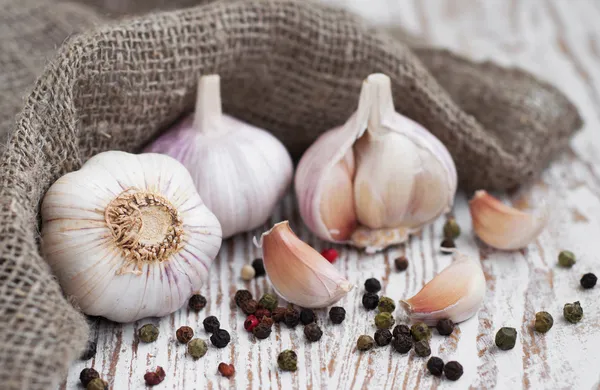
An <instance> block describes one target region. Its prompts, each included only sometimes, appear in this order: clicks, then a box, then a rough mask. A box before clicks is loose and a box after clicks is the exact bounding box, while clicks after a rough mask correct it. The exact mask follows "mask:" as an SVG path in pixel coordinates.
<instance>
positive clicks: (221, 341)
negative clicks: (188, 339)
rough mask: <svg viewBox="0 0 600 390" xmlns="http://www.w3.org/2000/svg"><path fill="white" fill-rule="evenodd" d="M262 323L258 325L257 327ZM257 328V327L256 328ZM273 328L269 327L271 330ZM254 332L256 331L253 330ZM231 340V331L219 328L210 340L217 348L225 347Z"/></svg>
mask: <svg viewBox="0 0 600 390" xmlns="http://www.w3.org/2000/svg"><path fill="white" fill-rule="evenodd" d="M258 326H260V324H258V325H257V327H258ZM254 329H256V328H254ZM270 330H271V329H270V328H269V331H270ZM252 332H253V333H254V331H252ZM230 341H231V336H229V332H228V331H226V330H225V329H219V330H217V331H216V332H214V333H213V334H212V336H210V342H211V343H212V345H214V346H215V347H217V348H225V347H226V346H227V344H229V342H230Z"/></svg>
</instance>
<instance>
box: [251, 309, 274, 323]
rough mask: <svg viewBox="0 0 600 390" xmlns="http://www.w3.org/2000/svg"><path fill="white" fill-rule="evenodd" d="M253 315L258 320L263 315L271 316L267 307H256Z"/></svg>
mask: <svg viewBox="0 0 600 390" xmlns="http://www.w3.org/2000/svg"><path fill="white" fill-rule="evenodd" d="M254 316H255V317H256V318H258V319H259V320H262V319H263V317H271V312H270V311H269V310H267V309H256V312H255V313H254Z"/></svg>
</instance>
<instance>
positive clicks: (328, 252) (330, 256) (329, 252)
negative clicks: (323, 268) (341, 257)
mask: <svg viewBox="0 0 600 390" xmlns="http://www.w3.org/2000/svg"><path fill="white" fill-rule="evenodd" d="M321 256H323V257H324V258H326V259H327V261H328V262H330V263H331V264H333V263H335V260H336V259H337V257H338V252H337V251H336V250H335V249H333V248H329V249H323V250H322V251H321Z"/></svg>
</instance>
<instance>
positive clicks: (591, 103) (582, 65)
mask: <svg viewBox="0 0 600 390" xmlns="http://www.w3.org/2000/svg"><path fill="white" fill-rule="evenodd" d="M327 2H329V3H336V4H342V5H344V6H346V7H348V8H350V9H354V10H357V11H360V12H362V13H363V14H364V15H365V16H366V17H367V18H368V19H369V20H370V21H372V22H373V23H377V24H380V25H384V26H388V27H394V26H397V25H402V26H403V27H405V28H406V29H408V30H409V31H410V32H412V33H415V34H417V35H420V36H423V37H425V38H426V39H427V40H429V41H430V42H432V43H435V44H437V45H440V46H444V47H447V48H450V49H453V50H456V51H458V52H461V53H464V54H467V55H470V56H472V57H474V58H476V59H493V60H495V61H497V62H499V63H501V64H504V65H518V66H520V67H522V68H524V69H527V70H529V71H531V72H533V73H535V74H537V75H539V76H540V77H542V78H544V79H547V80H549V81H551V82H552V83H553V84H555V85H556V86H557V87H559V88H560V89H561V90H562V91H564V92H565V93H566V94H567V95H568V96H569V97H570V98H571V99H572V100H573V101H574V102H575V103H576V105H577V106H578V108H579V109H580V111H581V113H582V115H583V117H584V119H585V122H586V126H585V128H584V129H583V131H581V132H580V133H578V134H577V135H576V136H575V137H574V138H573V140H572V141H571V149H570V151H569V152H568V153H566V154H564V155H563V156H561V157H560V158H559V159H558V161H556V162H555V163H553V164H552V165H551V166H550V167H549V168H548V169H547V170H546V171H545V173H544V174H543V176H542V178H541V179H540V180H538V181H537V182H536V183H534V184H532V185H531V186H530V187H529V188H526V189H521V190H520V191H519V192H518V193H515V194H510V195H503V194H499V195H500V197H501V198H502V199H503V200H505V201H506V202H509V203H513V204H515V205H520V206H523V205H530V206H535V205H538V204H541V203H542V202H545V203H546V204H547V205H548V207H549V209H550V210H551V218H550V222H549V225H548V228H547V229H546V230H545V232H544V233H543V234H542V235H541V236H540V237H539V238H538V239H537V240H536V242H534V243H533V244H531V245H530V246H529V247H528V248H527V249H526V250H522V251H519V252H514V253H508V252H499V251H495V250H492V249H489V248H487V247H485V246H483V245H481V243H479V242H478V241H477V240H476V239H475V238H474V237H473V235H472V233H471V221H470V217H469V212H468V208H467V199H466V197H465V195H464V194H459V195H458V197H457V201H456V207H455V215H456V218H457V219H458V221H459V223H460V225H461V226H462V228H463V232H464V234H463V235H461V237H460V238H459V239H458V240H457V245H458V246H459V248H460V249H461V250H462V251H464V252H465V253H467V254H469V255H471V256H473V257H475V258H479V259H481V263H482V266H483V269H484V272H485V276H486V280H487V287H488V289H487V293H486V299H485V304H484V306H483V308H482V309H481V310H480V312H479V313H478V315H477V316H475V317H474V318H472V319H470V320H468V321H466V322H464V323H462V324H460V326H459V329H458V330H457V331H456V332H455V333H454V335H453V336H452V337H449V338H444V337H440V336H437V335H435V336H434V338H433V340H432V345H431V346H432V351H433V354H434V355H438V356H440V357H442V358H443V359H444V360H458V361H459V362H461V363H462V364H463V366H464V369H465V373H464V376H463V377H462V378H461V379H460V380H459V381H458V382H455V383H452V382H450V381H448V380H443V379H442V380H440V379H439V378H435V377H432V376H431V375H429V374H428V373H427V372H426V370H425V368H424V365H425V361H426V360H425V359H422V358H418V357H416V356H415V355H413V353H412V352H411V353H410V354H408V355H400V354H398V353H395V352H393V351H392V350H391V348H376V349H374V350H372V351H370V352H367V353H358V352H357V351H356V349H355V342H356V339H357V337H358V336H359V335H360V334H372V333H373V332H374V330H375V329H374V326H373V325H372V323H373V317H374V313H373V312H370V313H368V312H366V311H365V310H364V309H363V308H362V306H361V304H360V300H361V296H362V293H363V288H362V284H363V282H364V280H365V279H367V278H368V277H371V276H373V277H376V278H379V279H380V280H381V281H382V283H383V294H385V295H387V296H390V297H392V298H393V299H394V300H398V299H402V298H406V297H409V296H411V295H413V294H414V293H416V292H417V291H418V290H419V289H420V288H421V287H422V286H423V284H424V283H425V282H427V281H428V280H430V279H431V278H432V277H433V276H434V275H435V274H437V273H438V272H440V270H442V269H443V268H444V267H446V266H447V265H448V264H450V262H451V258H450V256H447V255H442V254H441V253H440V252H439V251H438V245H439V242H440V241H441V234H442V233H441V230H442V224H443V220H442V219H440V220H438V221H437V222H436V223H434V224H433V225H431V226H429V227H427V228H426V229H424V230H423V232H422V233H421V234H420V235H419V236H415V237H412V238H411V239H410V241H409V242H408V243H406V245H403V246H400V247H396V248H392V249H390V250H387V251H385V252H384V253H380V254H377V255H365V254H362V253H359V252H357V251H354V250H350V249H347V248H344V247H336V249H338V250H339V251H340V252H341V256H340V259H339V260H338V262H337V263H336V266H337V267H338V268H339V269H340V270H342V272H344V273H345V274H346V275H347V277H348V278H349V280H350V281H351V282H353V283H354V284H355V285H356V286H357V288H355V289H354V290H353V291H351V292H350V294H348V296H347V297H346V298H345V299H344V300H343V301H341V305H343V306H344V307H345V308H346V310H347V311H348V313H347V317H346V321H345V322H344V323H343V324H341V325H332V324H331V323H330V322H329V321H328V319H327V315H326V312H325V311H324V310H323V311H319V312H318V321H319V322H320V323H321V324H323V328H324V332H325V334H324V336H323V338H322V339H321V341H320V342H319V343H311V344H309V343H306V342H305V340H304V336H303V333H302V326H298V327H297V328H296V329H292V330H290V329H288V328H287V327H285V326H282V327H279V326H275V327H274V333H273V334H272V335H271V337H270V338H269V339H268V340H264V341H257V340H254V339H253V337H251V336H249V334H248V333H247V332H246V331H245V330H244V329H243V321H244V316H243V314H242V313H241V312H239V311H238V310H236V309H237V308H236V307H235V304H232V302H231V299H230V297H231V296H233V294H234V293H235V291H236V290H237V289H239V288H248V289H250V290H251V291H252V292H253V293H254V294H255V295H258V296H259V295H260V294H262V293H264V292H266V291H269V284H268V282H267V281H266V280H265V279H264V278H261V279H257V280H255V281H252V282H251V283H246V282H243V281H242V280H241V279H239V272H240V269H241V267H242V266H243V265H244V264H245V263H247V262H249V261H251V260H252V259H253V258H254V257H256V256H258V255H259V252H258V251H257V249H256V248H254V246H253V245H252V242H251V240H252V237H253V236H254V235H258V234H259V233H260V232H261V231H262V229H258V230H257V231H254V232H250V233H247V234H243V235H240V236H238V237H236V238H235V239H232V240H228V241H226V242H225V243H224V245H223V249H222V250H221V252H220V254H219V257H218V258H217V260H216V261H215V264H214V265H213V267H212V270H211V277H210V282H209V283H208V285H207V286H206V287H205V288H204V289H203V291H202V292H203V294H204V295H205V296H206V297H207V299H208V305H207V307H206V308H205V309H204V310H203V311H202V312H200V313H199V314H196V313H192V312H189V311H188V310H187V309H182V310H180V311H178V312H176V313H174V314H172V315H170V316H168V317H165V318H160V319H158V318H155V319H147V320H144V321H139V322H136V323H134V324H128V325H119V324H114V323H110V322H108V321H101V320H99V321H97V323H96V327H95V331H94V332H95V333H94V337H95V339H96V341H97V343H98V353H97V355H96V357H95V358H94V359H93V360H90V361H87V362H75V363H74V364H73V365H72V368H71V370H70V373H69V375H68V378H67V379H66V381H65V384H64V385H63V387H64V388H68V389H72V388H77V387H78V376H79V372H80V371H81V369H83V368H84V367H94V368H95V369H97V370H98V371H99V372H100V374H101V376H102V377H104V378H105V379H107V380H109V381H110V383H111V385H112V388H114V389H118V390H121V389H138V388H143V387H144V381H143V375H144V373H145V372H146V371H148V370H153V369H154V368H155V367H156V366H157V365H160V366H162V367H163V368H164V369H165V370H166V372H167V377H166V380H165V382H163V384H161V385H160V387H158V388H164V389H202V388H208V389H222V388H247V389H264V388H265V389H266V388H277V389H291V388H295V389H300V388H301V389H304V388H312V389H321V388H340V389H362V388H369V389H375V388H386V389H388V388H389V389H398V388H403V389H413V388H427V389H435V388H437V387H438V386H439V387H443V388H454V389H464V388H467V387H470V388H473V389H481V388H502V389H505V388H510V389H515V388H531V389H540V388H548V389H550V388H552V389H590V388H595V389H597V388H600V372H599V371H598V367H599V366H600V337H598V335H599V334H600V321H599V318H600V308H599V306H598V304H597V301H598V298H599V291H600V290H599V288H598V287H596V288H595V289H592V290H586V291H584V290H582V289H581V288H579V278H580V277H581V275H582V274H583V273H585V272H598V266H599V261H598V259H599V258H600V239H599V237H600V133H599V132H600V130H599V128H600V71H599V69H600V24H598V20H600V5H599V3H598V2H595V1H594V0H589V1H586V0H571V1H564V0H554V1H550V0H527V1H519V0H512V1H508V0H497V1H475V0H431V1H423V0H411V1H396V0H378V1H377V2H373V1H366V0H352V1H350V0H346V1H345V0H327ZM374 3H375V4H374ZM282 219H290V220H291V223H292V228H293V229H294V230H295V231H296V232H297V233H298V235H299V236H300V237H301V238H302V239H304V240H306V241H307V242H308V243H309V244H311V245H313V246H314V247H315V248H317V249H318V250H320V249H322V248H324V247H329V245H327V244H325V243H323V242H321V241H319V240H317V239H315V238H314V236H312V235H311V234H309V233H308V232H307V231H306V230H305V229H304V228H303V227H302V223H301V221H300V219H299V216H298V213H297V210H296V208H295V205H294V200H293V199H292V198H291V197H287V198H286V199H285V200H284V201H283V202H282V205H281V207H280V208H279V209H278V211H277V213H276V215H274V216H273V218H272V221H271V222H277V221H279V220H282ZM265 228H266V226H265ZM561 249H570V250H572V251H574V252H575V253H576V254H577V256H578V258H579V260H578V262H577V264H576V265H575V266H574V267H573V268H572V269H571V270H564V269H559V268H557V267H556V258H557V255H558V252H559V251H560V250H561ZM401 254H406V256H407V257H408V258H409V259H410V266H409V268H408V270H407V271H406V272H402V273H398V272H396V271H395V270H394V267H393V260H394V258H395V257H397V256H399V255H401ZM576 300H579V301H581V304H582V306H583V308H584V312H585V317H584V320H583V321H582V322H581V323H579V324H577V325H572V324H568V323H566V322H565V321H564V320H563V318H562V306H563V305H564V303H566V302H573V301H576ZM540 310H546V311H549V312H550V313H552V314H553V315H554V318H555V325H554V328H553V329H552V330H551V331H550V332H549V333H548V334H546V335H539V334H536V333H534V332H533V331H532V328H531V326H532V319H533V318H534V314H535V312H536V311H540ZM397 312H400V310H397ZM207 315H216V316H217V317H219V319H220V320H221V323H222V327H223V328H225V329H227V330H229V331H230V332H231V335H232V343H231V344H230V345H229V346H228V347H227V348H224V349H216V348H213V347H211V348H210V349H209V352H208V354H207V355H206V356H205V357H204V358H202V359H200V360H198V361H194V360H192V359H190V358H189V357H187V356H186V355H185V347H184V346H182V345H179V344H178V343H177V341H176V339H175V331H176V329H177V328H178V327H179V326H182V325H189V326H191V327H193V328H194V330H195V331H196V332H197V335H198V336H199V337H201V338H205V339H206V338H207V337H208V335H207V334H206V333H205V332H204V331H203V329H202V324H201V323H202V320H203V319H204V318H205V317H206V316H207ZM397 321H399V322H402V321H405V319H404V317H403V316H402V314H399V316H398V317H397ZM150 322H151V323H154V324H156V325H157V326H158V327H159V328H160V336H159V339H158V341H157V342H155V343H152V344H143V343H139V342H138V339H137V337H136V331H137V329H139V327H140V326H142V325H143V324H145V323H150ZM502 326H512V327H515V328H517V330H518V331H519V340H518V343H517V346H516V347H515V348H514V349H513V350H511V351H499V350H498V349H497V348H496V347H495V346H494V342H493V338H494V335H495V332H496V330H497V329H498V328H500V327H502ZM287 348H291V349H294V350H296V351H297V353H298V357H299V369H298V372H296V373H284V372H280V371H279V370H278V369H277V367H276V359H277V354H278V353H279V352H280V351H281V350H283V349H287ZM222 361H223V362H227V363H233V364H234V365H235V367H236V371H237V373H236V375H235V376H234V377H233V378H231V379H226V378H222V377H221V376H220V375H219V374H217V365H218V364H219V363H220V362H222Z"/></svg>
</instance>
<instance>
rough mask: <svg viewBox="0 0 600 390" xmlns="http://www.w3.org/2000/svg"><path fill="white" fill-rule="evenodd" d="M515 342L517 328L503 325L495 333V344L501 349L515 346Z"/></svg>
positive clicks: (504, 349) (505, 349) (506, 349)
mask: <svg viewBox="0 0 600 390" xmlns="http://www.w3.org/2000/svg"><path fill="white" fill-rule="evenodd" d="M516 342H517V330H516V329H515V328H510V327H503V328H500V330H499V331H498V332H497V333H496V345H497V346H498V348H500V349H501V350H503V351H508V350H509V349H513V348H514V347H515V343H516Z"/></svg>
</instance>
